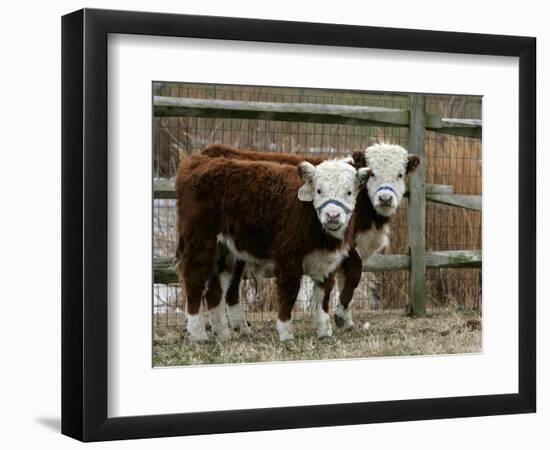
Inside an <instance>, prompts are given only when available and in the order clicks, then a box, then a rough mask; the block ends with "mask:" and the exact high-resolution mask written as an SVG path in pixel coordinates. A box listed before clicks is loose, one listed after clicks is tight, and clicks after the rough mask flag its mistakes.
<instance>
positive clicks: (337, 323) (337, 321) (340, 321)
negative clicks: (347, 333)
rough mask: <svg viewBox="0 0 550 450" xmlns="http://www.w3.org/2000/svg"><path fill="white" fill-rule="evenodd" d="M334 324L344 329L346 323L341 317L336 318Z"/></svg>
mask: <svg viewBox="0 0 550 450" xmlns="http://www.w3.org/2000/svg"><path fill="white" fill-rule="evenodd" d="M334 322H335V323H336V326H337V327H338V328H344V325H345V324H346V321H345V320H344V319H343V318H342V317H340V316H334Z"/></svg>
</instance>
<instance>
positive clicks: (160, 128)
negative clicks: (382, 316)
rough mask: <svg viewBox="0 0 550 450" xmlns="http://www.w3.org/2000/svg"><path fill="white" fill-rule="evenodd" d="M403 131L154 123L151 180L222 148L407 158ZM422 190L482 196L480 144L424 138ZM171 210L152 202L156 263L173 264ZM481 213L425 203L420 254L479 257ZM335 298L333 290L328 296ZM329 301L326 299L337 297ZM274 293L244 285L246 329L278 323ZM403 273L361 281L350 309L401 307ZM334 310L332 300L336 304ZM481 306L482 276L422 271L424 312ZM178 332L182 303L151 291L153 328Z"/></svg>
mask: <svg viewBox="0 0 550 450" xmlns="http://www.w3.org/2000/svg"><path fill="white" fill-rule="evenodd" d="M153 95H161V96H170V97H186V98H200V99H220V100H240V101H258V102H284V103H322V104H342V105H357V106H379V107H386V108H397V109H408V106H409V105H408V102H409V100H408V95H404V94H393V93H391V94H390V93H372V92H360V91H335V90H320V89H308V88H278V87H257V86H228V85H206V84H191V83H164V82H155V83H153ZM426 109H427V111H428V112H434V113H437V114H439V115H441V116H442V117H448V118H464V119H481V97H474V96H455V95H452V96H451V95H438V96H427V97H426ZM408 131H409V130H408V128H406V127H377V126H364V125H341V124H337V125H334V124H319V123H304V122H282V121H274V120H256V119H215V118H204V117H155V118H153V136H154V137H153V177H154V178H155V179H170V178H173V177H174V176H175V174H176V170H177V167H178V165H179V163H180V161H181V160H182V158H187V157H189V156H190V155H192V154H195V153H198V152H200V151H201V150H202V149H204V148H205V147H206V146H208V145H211V144H214V143H223V144H227V145H231V146H234V147H237V148H253V149H258V150H265V151H270V152H291V153H311V154H319V155H325V156H342V155H349V154H351V153H352V152H353V151H355V150H359V149H364V148H366V147H368V146H369V145H371V144H373V143H375V142H380V141H385V142H391V143H395V144H399V145H402V146H403V147H405V148H407V143H408ZM425 151H426V161H425V163H426V182H427V183H436V184H449V185H452V186H453V188H454V191H455V193H457V194H481V190H482V161H481V155H482V154H481V140H479V139H474V138H467V137H461V136H452V135H446V134H441V133H435V132H430V131H426V139H425ZM175 206H176V202H175V200H166V199H155V200H154V202H153V224H154V230H153V253H154V257H160V256H169V257H172V256H173V255H174V254H175V249H176V242H177V232H176V207H175ZM406 218H407V199H403V203H402V205H401V206H400V208H399V211H398V213H397V214H396V215H395V217H394V218H393V219H392V221H391V244H390V248H389V251H388V252H387V253H388V254H392V253H396V254H403V253H407V251H408V249H407V219H406ZM481 237H482V233H481V212H480V211H471V210H467V209H463V208H454V207H452V206H446V205H441V204H435V203H432V202H427V209H426V250H427V251H431V250H434V251H437V250H476V249H481ZM311 289H312V283H311V281H310V280H309V279H308V278H307V277H304V279H303V280H302V288H301V290H300V293H299V295H298V299H297V302H296V306H295V308H294V311H295V313H294V316H295V317H297V318H301V317H303V316H305V315H309V314H311V305H310V304H309V300H308V299H309V297H310V293H311ZM335 292H336V290H335ZM335 292H333V297H334V296H335ZM275 295H276V292H275V285H274V281H273V280H272V279H264V280H262V281H261V282H260V283H259V284H258V285H256V284H255V282H254V281H251V280H244V281H243V282H242V284H241V301H242V302H243V305H244V306H245V310H246V312H247V317H248V319H249V320H271V319H273V318H274V317H275V316H276V313H275V311H276V307H277V299H276V296H275ZM408 295H409V294H408V271H397V272H382V273H364V274H363V277H362V280H361V283H360V285H359V286H358V288H357V290H356V291H355V294H354V300H353V308H354V309H362V310H365V309H378V308H385V309H396V308H404V307H405V306H406V304H407V302H408ZM334 301H336V299H335V298H333V302H334ZM446 306H456V307H460V308H475V309H479V308H480V306H481V270H480V269H428V271H427V307H428V308H436V307H446ZM184 323H185V296H184V294H182V292H181V289H180V286H178V284H176V283H174V284H155V285H154V324H155V327H156V328H157V329H158V328H164V327H174V326H180V325H183V324H184Z"/></svg>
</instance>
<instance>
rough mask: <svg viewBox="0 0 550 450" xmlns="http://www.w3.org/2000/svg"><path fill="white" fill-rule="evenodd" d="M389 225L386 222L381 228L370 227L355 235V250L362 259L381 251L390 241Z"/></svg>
mask: <svg viewBox="0 0 550 450" xmlns="http://www.w3.org/2000/svg"><path fill="white" fill-rule="evenodd" d="M389 234H390V227H389V226H388V225H387V224H386V225H384V226H383V227H382V228H381V229H379V230H377V229H376V228H372V229H370V230H367V231H364V232H362V233H357V234H356V235H355V244H356V246H357V251H358V252H359V254H360V255H361V258H362V259H363V260H366V259H367V258H370V257H371V256H372V255H374V254H376V253H378V252H379V251H381V250H382V249H383V248H384V247H386V246H387V245H389V243H390V238H389Z"/></svg>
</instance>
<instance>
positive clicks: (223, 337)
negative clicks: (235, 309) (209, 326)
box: [214, 330, 231, 342]
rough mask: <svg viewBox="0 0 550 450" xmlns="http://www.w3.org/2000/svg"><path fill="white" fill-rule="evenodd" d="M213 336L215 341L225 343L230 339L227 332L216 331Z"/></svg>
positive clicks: (229, 334)
mask: <svg viewBox="0 0 550 450" xmlns="http://www.w3.org/2000/svg"><path fill="white" fill-rule="evenodd" d="M214 336H215V338H216V340H217V341H220V342H225V341H228V340H229V338H230V337H231V333H230V332H229V330H224V331H217V332H216V333H214Z"/></svg>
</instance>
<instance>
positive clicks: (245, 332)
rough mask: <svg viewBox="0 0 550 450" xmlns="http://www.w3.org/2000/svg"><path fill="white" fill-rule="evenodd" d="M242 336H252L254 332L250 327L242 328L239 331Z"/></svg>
mask: <svg viewBox="0 0 550 450" xmlns="http://www.w3.org/2000/svg"><path fill="white" fill-rule="evenodd" d="M239 335H240V336H252V330H251V329H250V328H248V327H242V328H240V329H239Z"/></svg>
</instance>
